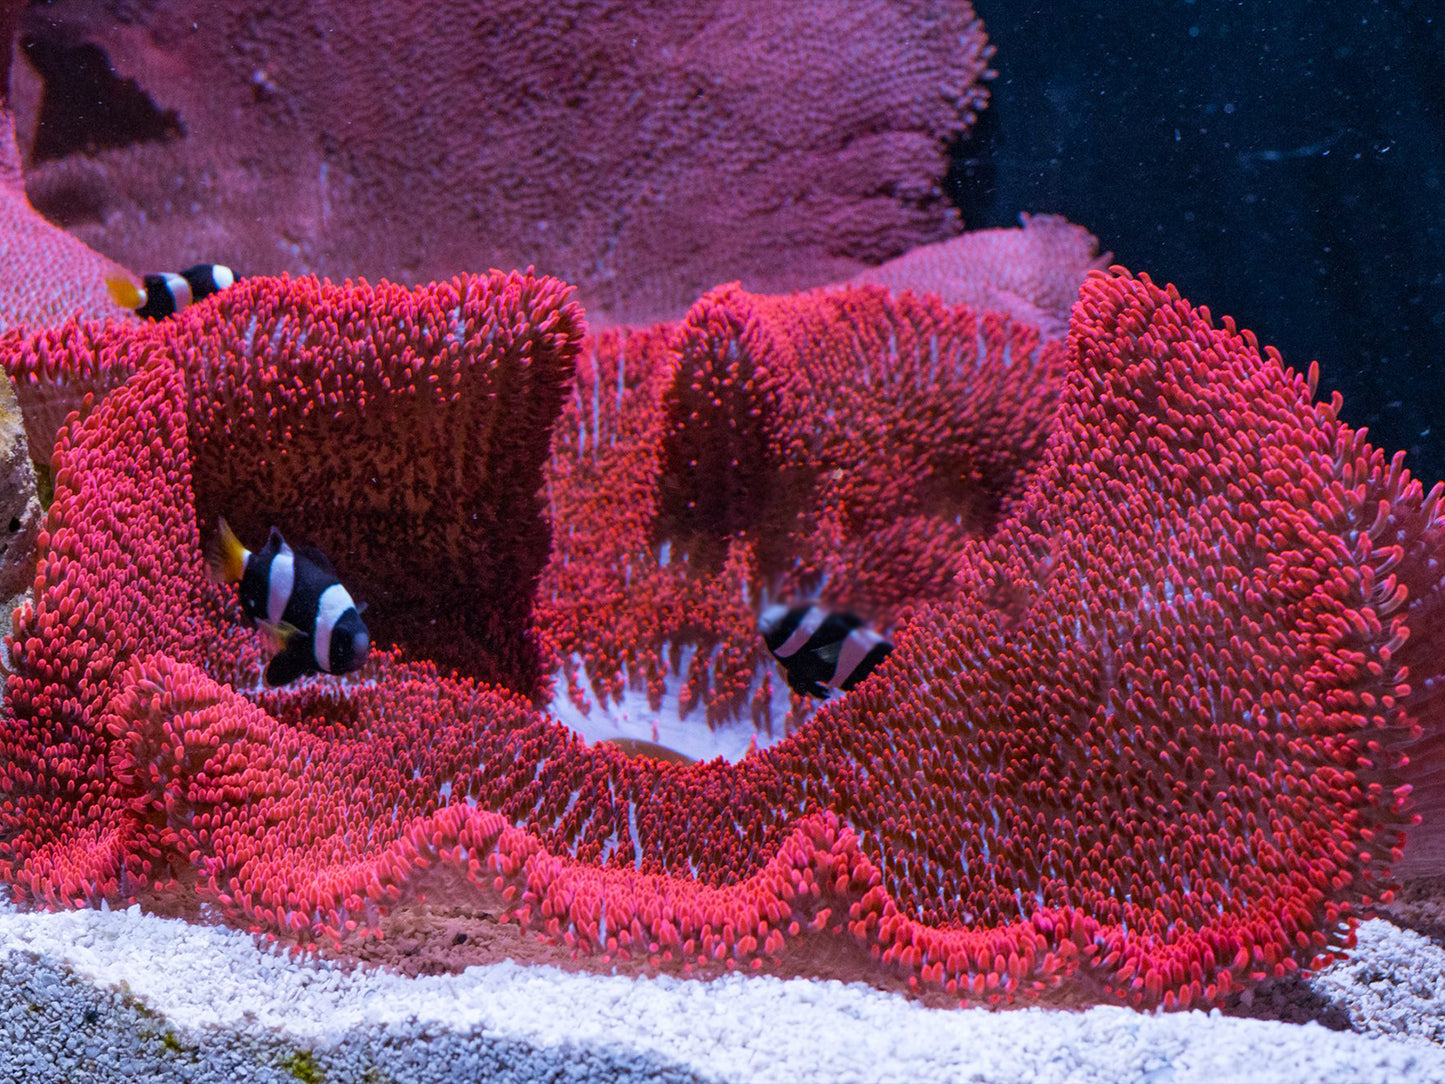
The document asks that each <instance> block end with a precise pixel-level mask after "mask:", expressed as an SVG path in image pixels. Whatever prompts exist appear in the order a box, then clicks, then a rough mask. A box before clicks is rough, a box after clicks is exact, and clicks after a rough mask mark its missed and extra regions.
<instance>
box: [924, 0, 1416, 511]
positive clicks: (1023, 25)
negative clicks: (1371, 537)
mask: <svg viewBox="0 0 1445 1084" xmlns="http://www.w3.org/2000/svg"><path fill="white" fill-rule="evenodd" d="M975 8H976V9H977V11H978V13H979V14H980V16H982V18H983V20H984V24H985V26H986V27H987V29H988V35H989V39H990V40H991V41H992V42H993V43H994V45H995V46H996V47H997V50H998V52H997V55H996V56H995V57H994V61H993V66H994V68H995V69H996V70H997V71H998V73H999V77H998V78H997V79H996V80H994V81H993V84H992V87H991V90H992V100H991V102H990V104H989V107H988V109H987V110H986V111H985V112H984V114H983V115H982V117H981V120H980V125H979V127H978V129H977V130H976V131H975V133H974V134H973V136H972V138H970V139H969V140H968V141H966V142H964V143H962V144H961V145H960V146H959V147H958V148H957V152H956V154H955V160H954V166H953V171H952V174H951V176H950V189H951V193H952V195H953V196H954V198H955V200H956V201H957V202H958V204H959V205H960V207H961V208H962V210H963V214H964V218H965V220H966V221H967V223H968V225H969V227H970V228H977V227H984V226H1008V225H1013V224H1015V223H1016V222H1017V219H1018V213H1019V212H1020V211H1053V212H1059V213H1062V214H1064V215H1066V216H1067V217H1068V218H1070V219H1071V220H1073V221H1075V222H1078V223H1080V224H1081V225H1084V226H1086V227H1087V228H1088V229H1090V230H1092V231H1093V232H1094V233H1095V234H1096V235H1097V236H1098V237H1099V239H1100V241H1101V243H1102V244H1103V246H1104V247H1105V248H1108V249H1111V250H1112V251H1113V252H1114V255H1115V258H1116V259H1117V260H1118V262H1120V263H1123V264H1124V265H1126V266H1127V267H1129V268H1130V269H1131V270H1134V271H1148V272H1149V273H1150V275H1151V276H1152V277H1154V278H1155V279H1156V280H1159V281H1161V282H1164V281H1169V282H1173V283H1175V284H1176V285H1177V286H1178V287H1179V289H1180V291H1181V292H1182V293H1184V295H1185V296H1187V297H1188V298H1189V299H1190V300H1192V301H1194V302H1196V303H1200V304H1207V305H1208V306H1209V307H1210V310H1211V311H1212V312H1214V313H1215V314H1216V315H1222V314H1226V313H1227V314H1229V315H1232V316H1234V317H1235V319H1236V320H1237V321H1238V322H1239V323H1240V324H1241V325H1242V326H1244V327H1248V328H1251V329H1252V330H1253V331H1254V332H1255V333H1256V334H1257V335H1258V336H1259V338H1260V341H1261V342H1262V343H1272V344H1274V345H1275V346H1277V347H1278V348H1279V349H1280V351H1281V352H1282V353H1283V354H1284V356H1285V360H1286V361H1287V362H1289V363H1290V364H1293V365H1296V366H1299V367H1303V366H1306V365H1308V363H1309V361H1310V360H1311V359H1318V360H1319V362H1320V369H1321V381H1320V383H1321V387H1322V388H1328V389H1338V390H1339V391H1340V392H1342V393H1343V394H1344V397H1345V410H1344V418H1345V420H1346V421H1347V422H1349V423H1350V424H1351V425H1355V426H1368V427H1369V429H1370V433H1371V438H1372V440H1373V441H1374V442H1375V443H1376V444H1377V445H1379V446H1381V447H1383V448H1384V449H1385V450H1386V452H1389V453H1393V452H1395V451H1396V450H1398V449H1401V448H1403V449H1405V450H1406V451H1407V452H1408V453H1409V457H1408V459H1407V461H1406V462H1407V465H1408V466H1409V467H1410V469H1411V470H1412V471H1413V472H1414V473H1416V474H1417V475H1418V476H1420V477H1421V478H1422V479H1423V480H1424V481H1425V482H1426V484H1427V485H1429V484H1430V483H1432V482H1434V481H1437V480H1440V479H1442V478H1445V416H1442V412H1445V0H1394V2H1386V3H1379V2H1373V0H1344V2H1321V0H1287V2H1278V3H1275V2H1251V3H1224V2H1212V0H1163V2H1159V0H1154V2H1150V0H1127V2H1104V0H1085V2H1075V3H1048V4H1040V3H1038V2H1037V0H1032V2H1027V3H1025V2H1017V0H975Z"/></svg>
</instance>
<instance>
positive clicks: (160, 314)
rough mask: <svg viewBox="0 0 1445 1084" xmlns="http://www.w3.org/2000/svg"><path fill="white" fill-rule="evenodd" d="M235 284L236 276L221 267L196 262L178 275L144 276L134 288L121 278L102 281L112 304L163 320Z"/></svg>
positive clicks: (221, 265) (222, 265) (141, 316)
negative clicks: (113, 300) (113, 301)
mask: <svg viewBox="0 0 1445 1084" xmlns="http://www.w3.org/2000/svg"><path fill="white" fill-rule="evenodd" d="M235 281H236V273H235V272H234V271H232V270H231V269H230V268H229V267H227V266H226V265H225V264H219V263H198V264H196V265H195V266H193V267H188V268H186V269H185V270H184V271H182V272H181V273H180V274H175V273H174V272H167V273H166V274H163V275H147V276H146V277H145V278H144V279H143V280H142V281H141V285H139V286H137V285H136V284H135V283H134V282H132V281H131V280H130V279H129V278H126V277H125V276H124V275H115V276H113V277H111V278H108V279H106V280H105V288H106V289H107V290H109V291H110V296H111V297H112V298H114V299H115V303H116V304H117V305H119V306H120V307H121V308H123V309H130V310H131V311H132V312H134V313H135V314H136V315H137V316H139V317H140V318H141V319H142V320H164V319H165V318H166V317H167V316H174V315H175V314H176V313H178V312H180V311H181V310H182V309H184V308H185V307H186V306H187V305H189V304H191V303H192V302H195V301H201V300H204V299H205V298H208V297H210V296H211V295H212V294H218V293H220V292H221V291H222V290H224V289H226V288H227V287H229V286H231V285H233V284H234V283H235Z"/></svg>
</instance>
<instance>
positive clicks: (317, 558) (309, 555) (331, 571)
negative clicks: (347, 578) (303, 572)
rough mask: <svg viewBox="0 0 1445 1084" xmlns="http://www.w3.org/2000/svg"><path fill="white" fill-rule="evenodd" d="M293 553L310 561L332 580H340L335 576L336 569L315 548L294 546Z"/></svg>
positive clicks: (324, 555)
mask: <svg viewBox="0 0 1445 1084" xmlns="http://www.w3.org/2000/svg"><path fill="white" fill-rule="evenodd" d="M295 553H296V556H297V557H300V558H303V559H304V560H307V561H310V562H311V563H312V564H313V565H315V566H316V567H317V568H319V569H320V570H321V571H322V572H324V573H326V574H327V575H328V576H330V577H332V578H333V579H340V577H339V576H337V575H336V569H335V568H333V567H332V565H331V561H330V559H329V558H328V557H327V556H326V554H324V553H322V552H321V551H320V550H319V549H317V548H316V547H315V546H296V547H295Z"/></svg>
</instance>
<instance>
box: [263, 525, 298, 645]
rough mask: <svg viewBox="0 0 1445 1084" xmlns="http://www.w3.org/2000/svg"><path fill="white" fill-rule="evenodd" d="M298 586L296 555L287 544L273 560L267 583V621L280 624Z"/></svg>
mask: <svg viewBox="0 0 1445 1084" xmlns="http://www.w3.org/2000/svg"><path fill="white" fill-rule="evenodd" d="M295 584H296V555H295V554H294V553H292V552H291V547H290V546H288V545H286V543H285V542H282V543H281V549H280V550H279V552H277V553H276V555H275V556H274V557H272V558H271V574H270V577H269V579H268V580H267V581H266V620H267V621H270V622H271V623H272V624H273V625H276V624H280V622H281V618H282V616H283V615H284V614H285V613H286V604H287V603H289V602H290V601H291V589H292V587H294V586H295Z"/></svg>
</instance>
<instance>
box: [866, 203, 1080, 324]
mask: <svg viewBox="0 0 1445 1084" xmlns="http://www.w3.org/2000/svg"><path fill="white" fill-rule="evenodd" d="M1019 217H1020V220H1021V222H1022V225H1023V228H1022V229H1017V230H974V231H972V232H970V233H966V234H963V235H962V236H960V237H954V238H951V239H950V240H947V241H938V242H935V243H934V244H931V245H922V246H920V247H918V248H915V249H913V250H912V251H910V252H906V253H904V254H903V255H902V256H899V257H897V258H896V259H892V260H889V261H888V262H887V263H885V264H882V265H880V266H878V267H870V268H869V269H868V270H866V271H862V272H859V273H858V274H857V275H855V276H854V277H853V279H852V280H851V281H852V282H853V283H854V284H858V285H862V284H865V283H877V284H878V285H880V286H886V287H888V288H889V289H890V290H894V291H898V290H913V291H914V292H916V293H920V294H934V295H935V296H937V297H939V298H941V299H942V300H943V301H945V302H947V303H948V304H950V305H969V306H971V307H972V308H975V309H997V310H998V311H1000V312H1006V313H1008V314H1009V315H1010V316H1012V317H1013V318H1014V319H1015V320H1020V321H1022V322H1023V323H1026V324H1033V325H1034V326H1035V327H1037V328H1038V329H1039V331H1040V332H1042V333H1043V335H1044V336H1045V337H1047V338H1052V339H1062V338H1063V337H1064V336H1065V335H1066V334H1067V333H1068V330H1069V310H1070V309H1072V308H1073V306H1074V299H1075V298H1077V297H1078V296H1079V286H1080V285H1081V284H1082V283H1083V281H1084V276H1085V275H1086V274H1088V273H1089V271H1090V270H1092V269H1094V268H1100V267H1104V266H1106V265H1107V264H1108V262H1109V254H1108V253H1105V254H1103V255H1102V256H1101V255H1099V242H1098V239H1097V238H1095V237H1094V236H1093V235H1092V234H1091V233H1089V231H1088V230H1086V229H1084V228H1083V227H1082V226H1076V225H1074V224H1072V223H1070V222H1068V221H1067V220H1065V219H1063V218H1061V217H1060V216H1058V215H1028V214H1025V215H1021V216H1019Z"/></svg>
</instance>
